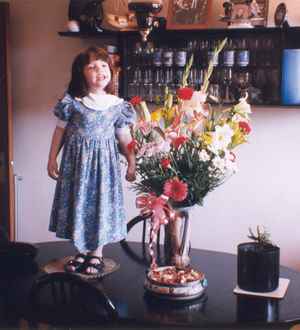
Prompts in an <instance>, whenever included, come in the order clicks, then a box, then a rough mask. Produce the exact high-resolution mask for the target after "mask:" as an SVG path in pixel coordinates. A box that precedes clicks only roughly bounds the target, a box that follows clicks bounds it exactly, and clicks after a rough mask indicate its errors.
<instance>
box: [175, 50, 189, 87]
mask: <svg viewBox="0 0 300 330" xmlns="http://www.w3.org/2000/svg"><path fill="white" fill-rule="evenodd" d="M186 59H187V51H186V50H185V49H179V50H177V51H176V53H175V87H176V89H177V88H179V87H180V86H181V84H182V78H183V72H184V67H185V65H186Z"/></svg>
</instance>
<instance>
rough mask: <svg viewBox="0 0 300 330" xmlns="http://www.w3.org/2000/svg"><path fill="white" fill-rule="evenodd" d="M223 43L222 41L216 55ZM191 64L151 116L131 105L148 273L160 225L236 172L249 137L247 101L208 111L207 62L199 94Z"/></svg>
mask: <svg viewBox="0 0 300 330" xmlns="http://www.w3.org/2000/svg"><path fill="white" fill-rule="evenodd" d="M225 43H226V39H225V40H224V41H223V42H222V43H221V44H220V45H219V46H218V47H217V48H216V49H215V51H214V54H215V55H217V54H218V53H219V52H221V50H222V49H223V47H224V45H225ZM192 63H193V57H191V58H190V59H189V62H188V64H187V65H186V67H185V70H184V73H183V78H182V83H181V86H180V88H179V89H178V90H177V91H176V94H173V93H172V92H170V90H168V88H166V90H165V96H164V102H163V105H161V106H158V107H157V108H156V109H155V110H154V111H152V112H150V111H149V109H148V107H147V105H146V103H145V102H144V101H143V100H142V99H141V98H140V97H138V96H136V97H134V98H132V99H131V103H132V104H133V105H134V107H135V109H136V112H137V114H138V121H137V124H136V125H135V127H134V128H133V132H132V133H133V137H134V139H133V140H132V142H131V143H130V144H129V145H128V148H130V149H134V150H135V152H136V159H137V174H138V177H137V181H136V182H135V183H134V184H133V185H134V189H135V190H136V191H137V193H138V196H137V207H138V208H140V209H141V213H142V214H151V220H152V221H151V232H150V244H149V252H150V255H151V257H152V269H153V268H155V267H157V265H156V259H155V253H154V249H153V244H154V242H155V240H156V234H157V232H158V229H159V227H160V225H162V224H171V223H175V222H178V221H180V219H182V213H180V212H177V210H178V209H181V208H183V207H184V208H186V207H190V206H193V205H196V204H197V205H203V199H204V197H205V196H206V195H207V193H208V192H210V191H212V190H214V189H215V188H216V187H218V186H219V185H221V184H222V183H224V181H225V180H226V179H227V178H228V177H230V176H231V175H232V174H233V173H234V172H235V171H236V170H237V165H236V156H235V153H234V150H235V149H236V147H237V146H239V145H240V144H242V143H245V142H246V141H247V138H248V135H249V133H250V131H251V127H250V124H249V114H250V113H251V109H250V106H249V104H248V103H247V101H246V97H244V98H242V99H240V100H239V102H238V104H236V105H233V106H231V107H230V108H225V109H223V108H222V107H221V106H219V107H214V108H213V107H212V106H211V105H210V103H209V100H210V99H211V96H210V95H209V94H208V92H207V91H208V87H209V79H210V76H211V74H212V72H213V63H212V62H210V63H209V66H208V69H207V71H206V74H205V77H204V83H203V85H202V88H201V89H200V90H199V91H196V90H193V89H192V88H190V87H188V83H187V82H188V77H189V73H190V69H191V66H192ZM175 263H176V262H175ZM185 266H187V264H185Z"/></svg>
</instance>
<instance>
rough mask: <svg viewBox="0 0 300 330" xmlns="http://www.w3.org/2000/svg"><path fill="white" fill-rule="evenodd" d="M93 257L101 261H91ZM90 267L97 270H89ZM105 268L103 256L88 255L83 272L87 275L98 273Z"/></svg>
mask: <svg viewBox="0 0 300 330" xmlns="http://www.w3.org/2000/svg"><path fill="white" fill-rule="evenodd" d="M92 259H96V260H98V261H99V263H93V262H91V260H92ZM88 268H94V269H95V270H96V271H95V272H90V271H87V269H88ZM103 268H104V261H103V258H99V257H96V256H86V258H85V263H84V266H83V268H82V269H81V273H82V274H85V275H98V274H100V273H101V271H102V270H103Z"/></svg>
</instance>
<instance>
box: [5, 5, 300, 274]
mask: <svg viewBox="0 0 300 330" xmlns="http://www.w3.org/2000/svg"><path fill="white" fill-rule="evenodd" d="M68 2H69V1H68V0H51V1H38V0H11V1H10V3H11V28H12V31H11V32H12V73H13V109H14V154H15V172H16V174H18V175H20V176H21V177H22V178H23V180H22V181H20V184H19V188H20V194H19V200H18V205H19V208H18V210H19V217H18V219H19V221H18V232H17V234H18V239H19V240H22V241H32V242H37V241H45V240H53V239H55V237H54V235H53V234H52V233H49V232H48V231H47V228H48V220H49V213H50V208H51V203H52V198H53V192H54V182H53V181H51V180H50V179H49V178H48V177H47V173H46V166H47V157H48V150H49V146H50V139H51V134H52V132H53V129H54V126H55V119H54V118H53V116H52V114H51V112H50V111H49V109H50V108H51V107H52V106H53V105H54V103H55V102H56V100H57V99H58V97H60V96H61V94H62V92H63V91H64V89H65V88H66V84H67V82H68V79H69V70H70V64H71V61H72V60H73V57H74V55H75V54H76V53H78V52H79V51H80V50H81V49H82V48H85V47H86V46H88V45H90V44H92V43H96V40H88V39H84V40H83V39H82V40H80V39H76V38H74V39H73V38H68V39H67V38H62V37H59V36H58V35H57V31H62V30H65V23H66V17H67V7H68ZM107 3H109V4H111V3H112V1H109V2H107ZM221 3H222V1H219V2H217V5H216V6H215V7H214V8H215V9H214V13H215V15H216V16H217V15H219V13H220V12H221V10H218V9H217V8H221ZM277 3H279V1H274V0H272V1H270V5H271V6H270V7H271V8H270V14H269V18H270V20H271V21H272V17H273V15H274V8H275V6H276V4H277ZM286 3H287V4H288V7H289V10H290V15H289V18H290V22H293V25H296V24H298V25H300V11H299V7H300V5H299V4H295V1H292V0H290V1H286ZM297 9H298V10H297ZM98 44H99V41H98ZM253 112H254V113H253V117H252V118H253V131H254V133H253V135H252V137H251V139H250V142H249V144H247V145H244V146H243V147H241V149H240V151H239V153H238V162H239V173H237V174H236V175H235V176H234V177H232V178H231V179H230V180H229V181H228V182H227V183H226V184H224V185H223V186H221V187H220V188H218V189H217V190H216V191H214V192H213V193H211V194H210V195H208V196H207V198H206V200H205V205H204V207H202V208H194V209H193V210H192V219H193V221H192V226H193V230H192V245H193V246H194V247H199V248H204V249H211V250H221V251H228V252H232V253H235V251H236V245H237V244H238V243H239V242H242V241H245V240H246V235H247V231H248V227H249V226H252V227H255V226H256V225H257V224H262V225H265V226H267V228H268V229H269V231H271V233H272V237H273V240H274V242H276V243H277V244H278V245H280V246H281V252H282V258H281V261H282V263H283V264H285V265H288V266H291V267H295V268H298V269H299V270H300V258H299V256H298V249H297V247H298V246H299V245H300V244H299V243H300V225H299V220H300V219H299V216H300V206H299V205H300V204H299V202H298V200H299V196H300V185H299V180H300V174H299V170H298V169H299V168H300V157H299V155H298V154H299V153H298V149H299V145H300V136H299V127H300V109H287V108H281V109H280V108H278V109H273V108H257V109H254V111H253ZM124 186H125V191H126V194H125V198H126V210H127V214H128V218H129V219H130V218H132V217H133V216H135V215H137V211H136V210H135V208H134V207H133V205H134V204H135V203H134V200H135V194H134V193H133V192H132V191H130V190H129V189H128V186H129V185H128V184H127V183H124ZM135 238H137V234H136V235H135Z"/></svg>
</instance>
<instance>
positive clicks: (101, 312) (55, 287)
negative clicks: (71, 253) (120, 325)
mask: <svg viewBox="0 0 300 330" xmlns="http://www.w3.org/2000/svg"><path fill="white" fill-rule="evenodd" d="M25 319H26V320H27V321H28V322H29V324H31V325H33V326H36V324H38V323H40V322H41V323H47V324H50V325H53V326H84V327H87V326H93V325H99V324H111V323H113V322H115V321H116V320H117V319H118V313H117V311H116V308H115V306H114V305H113V303H112V302H111V300H110V299H109V298H108V297H107V295H106V294H105V293H104V292H103V291H102V290H100V289H99V288H97V287H96V286H94V285H92V284H91V283H88V282H87V281H84V280H82V279H81V278H79V277H78V276H77V275H75V274H71V273H62V272H60V273H52V274H46V275H43V276H41V277H40V278H38V279H37V280H36V282H35V283H34V284H33V286H32V288H31V291H30V298H29V305H28V308H27V311H26V313H25Z"/></svg>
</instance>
